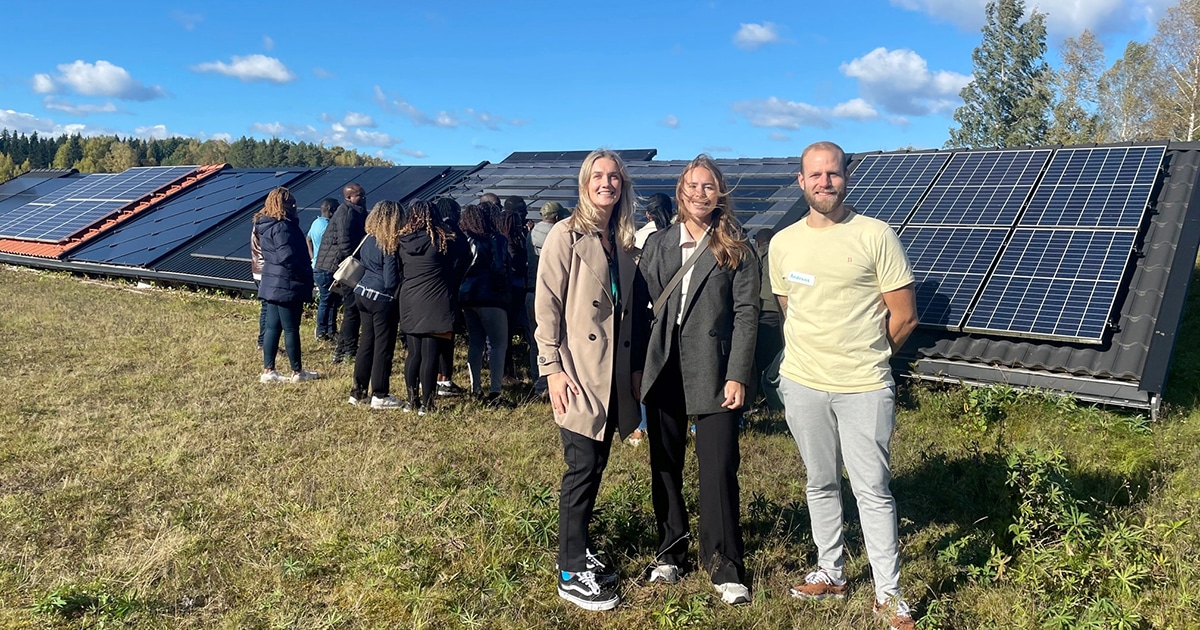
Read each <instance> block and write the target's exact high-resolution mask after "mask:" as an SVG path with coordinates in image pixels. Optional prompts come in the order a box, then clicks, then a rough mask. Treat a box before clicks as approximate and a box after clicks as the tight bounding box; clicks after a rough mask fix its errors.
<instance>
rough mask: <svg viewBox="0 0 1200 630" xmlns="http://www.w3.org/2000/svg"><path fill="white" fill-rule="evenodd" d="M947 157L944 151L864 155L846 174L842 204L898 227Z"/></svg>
mask: <svg viewBox="0 0 1200 630" xmlns="http://www.w3.org/2000/svg"><path fill="white" fill-rule="evenodd" d="M948 158H949V154H947V153H896V154H889V155H868V156H867V157H865V158H863V160H862V162H859V164H858V166H856V167H855V168H854V172H853V173H851V174H850V183H849V185H848V189H847V191H846V204H847V205H849V206H852V207H853V208H854V209H855V210H856V211H858V212H859V213H860V214H864V215H866V216H869V217H873V218H876V219H879V220H880V221H883V222H885V223H887V224H888V225H890V226H892V227H893V228H899V227H900V225H901V224H902V223H904V219H905V218H906V217H907V216H908V213H909V212H911V211H912V209H913V206H915V205H917V201H919V200H920V199H921V195H922V194H923V193H924V192H925V190H926V189H928V188H929V184H930V183H931V182H932V181H933V178H934V177H937V174H938V171H940V170H941V168H942V165H944V164H945V163H946V160H947V159H948Z"/></svg>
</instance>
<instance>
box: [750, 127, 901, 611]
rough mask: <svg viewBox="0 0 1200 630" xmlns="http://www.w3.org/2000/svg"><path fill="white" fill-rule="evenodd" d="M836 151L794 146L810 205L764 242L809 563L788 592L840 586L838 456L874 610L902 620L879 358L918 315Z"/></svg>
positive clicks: (823, 145) (893, 253) (894, 245)
mask: <svg viewBox="0 0 1200 630" xmlns="http://www.w3.org/2000/svg"><path fill="white" fill-rule="evenodd" d="M845 162H846V156H845V153H844V152H843V151H842V149H841V147H839V146H837V145H836V144H833V143H830V142H818V143H816V144H813V145H811V146H809V147H808V148H806V149H805V150H804V153H803V154H801V158H800V168H801V172H800V175H799V180H800V187H801V189H803V191H804V197H805V200H807V201H808V206H809V213H808V214H807V215H806V216H805V217H804V218H803V219H801V220H800V221H798V222H797V223H796V224H794V225H792V226H790V227H788V228H786V229H784V230H783V231H781V232H779V233H778V234H776V236H775V239H774V240H773V241H772V243H771V251H770V269H771V290H772V292H774V293H775V294H776V295H777V296H779V304H780V307H781V308H782V309H783V311H784V322H783V332H784V347H785V349H784V358H783V364H782V365H781V366H780V369H779V373H780V376H781V378H780V386H779V390H780V393H781V394H782V396H783V402H784V406H785V408H786V417H787V423H788V428H789V429H790V430H791V432H792V437H794V438H795V439H796V444H797V446H798V447H799V448H800V456H801V458H802V459H803V460H804V466H805V468H806V469H807V472H808V480H807V485H806V496H807V499H808V509H809V514H810V516H811V520H812V535H813V542H814V543H815V544H816V546H817V553H818V557H817V560H818V567H817V569H816V570H814V571H812V572H811V573H809V574H808V575H807V576H806V577H805V580H804V583H803V584H800V585H798V586H795V587H793V588H792V589H791V594H792V595H793V596H794V597H801V598H809V599H825V598H827V597H837V598H840V597H843V596H844V595H845V593H846V591H847V587H846V580H845V577H844V575H843V567H844V559H843V556H842V547H843V537H842V529H843V526H844V522H843V517H842V496H841V477H842V475H841V466H842V464H843V463H844V465H845V467H846V472H847V473H848V474H849V476H850V484H851V488H852V489H853V491H854V496H855V499H856V500H857V501H858V508H859V515H860V517H861V520H862V529H863V538H864V541H865V542H866V547H867V558H868V560H870V563H871V572H872V575H873V578H874V581H875V611H876V612H877V613H879V614H880V615H881V616H883V617H885V618H886V619H887V621H888V622H889V625H890V626H891V627H892V628H899V629H904V630H908V629H911V628H913V627H914V626H913V620H912V614H911V611H910V609H909V607H908V605H907V604H905V603H904V600H903V599H902V598H901V596H900V554H899V530H898V524H897V518H896V501H895V499H894V498H893V497H892V491H891V488H890V487H889V485H890V483H891V461H890V447H891V438H892V429H893V428H894V426H895V400H896V394H895V384H894V382H893V380H892V374H891V368H890V367H889V365H888V359H890V358H891V356H892V352H893V351H895V350H896V349H898V348H899V347H900V346H901V345H903V344H904V341H905V340H906V339H907V338H908V336H909V334H911V333H912V331H913V329H914V328H915V327H916V325H917V315H916V296H915V293H914V290H913V274H912V269H911V267H909V264H908V258H907V256H905V254H904V249H903V247H902V246H901V245H900V239H899V238H897V237H896V233H895V232H893V231H892V229H891V228H890V227H888V225H887V224H886V223H883V222H882V221H878V220H876V219H872V218H870V217H866V216H863V215H861V214H858V213H857V212H855V211H854V209H853V208H851V207H850V206H846V205H844V204H843V203H842V202H843V201H844V200H845V198H846V182H847V176H846V167H845Z"/></svg>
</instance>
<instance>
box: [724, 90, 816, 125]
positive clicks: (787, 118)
mask: <svg viewBox="0 0 1200 630" xmlns="http://www.w3.org/2000/svg"><path fill="white" fill-rule="evenodd" d="M733 111H735V112H737V113H739V114H741V115H742V116H745V117H746V120H748V121H750V124H751V125H754V126H755V127H774V128H776V129H799V128H801V127H820V128H828V127H830V126H831V125H832V122H831V121H830V118H831V117H832V114H833V113H832V112H830V111H827V110H823V109H821V108H820V107H817V106H815V105H809V104H808V103H798V102H796V101H785V100H783V99H780V98H779V97H776V96H772V97H770V98H768V99H765V100H764V99H759V100H750V101H738V102H737V103H734V104H733Z"/></svg>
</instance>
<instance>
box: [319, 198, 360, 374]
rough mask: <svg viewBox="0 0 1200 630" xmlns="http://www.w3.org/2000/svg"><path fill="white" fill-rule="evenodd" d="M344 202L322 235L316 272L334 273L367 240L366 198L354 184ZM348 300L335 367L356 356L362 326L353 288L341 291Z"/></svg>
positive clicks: (336, 350)
mask: <svg viewBox="0 0 1200 630" xmlns="http://www.w3.org/2000/svg"><path fill="white" fill-rule="evenodd" d="M342 197H343V198H344V199H345V201H343V202H342V204H341V205H339V206H338V209H337V210H336V211H335V212H334V213H333V217H331V218H330V219H329V225H328V226H327V227H326V228H325V234H324V236H322V237H321V244H322V245H323V246H324V247H322V248H321V251H319V252H317V268H318V269H323V270H325V271H328V272H329V273H330V274H333V272H335V271H337V268H338V265H340V264H342V261H343V260H345V259H346V258H348V257H349V256H350V254H352V253H354V249H355V248H357V247H358V244H359V243H361V242H362V240H363V238H364V237H365V236H366V234H367V232H366V224H367V194H366V193H365V192H364V191H363V187H362V186H360V185H359V184H356V183H350V184H346V187H345V188H343V189H342ZM340 288H341V290H342V291H344V292H345V294H346V297H347V299H346V300H345V303H344V304H343V306H342V328H341V331H340V332H339V333H338V341H337V347H336V348H334V350H333V357H332V358H331V359H330V360H331V361H333V362H334V363H341V362H343V361H345V360H346V357H353V356H355V355H356V354H357V353H358V329H359V326H360V325H361V320H360V319H359V309H358V307H357V306H356V304H355V300H354V299H353V298H351V297H350V294H351V293H352V292H353V291H354V287H340Z"/></svg>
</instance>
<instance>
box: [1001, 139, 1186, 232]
mask: <svg viewBox="0 0 1200 630" xmlns="http://www.w3.org/2000/svg"><path fill="white" fill-rule="evenodd" d="M1165 154H1166V147H1162V146H1151V147H1104V148H1080V149H1059V150H1058V152H1056V153H1055V154H1054V158H1053V159H1051V160H1050V166H1049V167H1047V169H1046V176H1045V177H1043V178H1042V182H1041V183H1040V184H1038V187H1037V190H1036V191H1034V193H1033V199H1032V200H1031V201H1030V202H1029V208H1028V209H1027V210H1026V211H1025V214H1024V215H1022V217H1021V223H1020V224H1021V225H1022V226H1026V227H1035V226H1040V227H1095V228H1118V229H1131V230H1136V229H1137V227H1138V225H1140V224H1141V222H1142V215H1143V214H1144V213H1145V211H1146V206H1147V204H1148V203H1149V201H1150V193H1151V191H1152V190H1153V189H1154V182H1155V180H1156V179H1157V178H1158V168H1159V166H1160V165H1161V164H1162V160H1163V155H1165Z"/></svg>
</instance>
